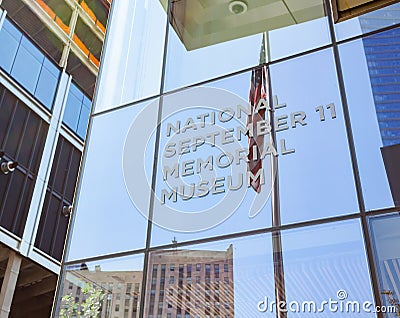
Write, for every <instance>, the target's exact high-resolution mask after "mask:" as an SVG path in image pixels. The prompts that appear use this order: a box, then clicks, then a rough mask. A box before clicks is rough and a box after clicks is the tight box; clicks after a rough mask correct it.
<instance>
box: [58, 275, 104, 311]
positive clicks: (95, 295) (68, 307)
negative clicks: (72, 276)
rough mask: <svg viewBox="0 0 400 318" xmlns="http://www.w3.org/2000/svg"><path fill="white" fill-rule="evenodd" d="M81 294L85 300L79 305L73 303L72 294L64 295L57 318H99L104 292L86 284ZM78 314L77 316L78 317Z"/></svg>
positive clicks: (75, 302)
mask: <svg viewBox="0 0 400 318" xmlns="http://www.w3.org/2000/svg"><path fill="white" fill-rule="evenodd" d="M82 293H83V295H84V298H85V299H86V300H85V301H83V302H82V303H81V304H80V310H79V302H77V301H75V299H74V297H73V296H72V294H68V295H65V296H64V297H63V298H62V309H61V310H60V315H59V318H72V317H83V318H95V317H98V316H99V313H100V309H101V304H102V301H103V299H104V291H103V290H102V289H101V288H95V287H94V286H93V285H91V284H89V283H86V284H85V286H84V287H83V288H82ZM78 313H79V315H78Z"/></svg>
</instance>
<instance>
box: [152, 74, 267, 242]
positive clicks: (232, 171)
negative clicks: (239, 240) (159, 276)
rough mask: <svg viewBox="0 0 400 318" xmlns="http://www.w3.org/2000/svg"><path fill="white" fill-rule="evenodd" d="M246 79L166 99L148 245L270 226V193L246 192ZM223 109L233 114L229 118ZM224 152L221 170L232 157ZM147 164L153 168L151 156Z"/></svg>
mask: <svg viewBox="0 0 400 318" xmlns="http://www.w3.org/2000/svg"><path fill="white" fill-rule="evenodd" d="M250 82H251V72H245V73H242V74H239V75H236V76H232V77H229V78H226V79H224V80H220V81H215V82H211V83H209V84H208V85H207V86H199V87H195V88H193V89H185V90H182V91H180V92H178V93H174V94H170V95H167V96H164V98H163V114H162V117H163V118H162V123H161V139H160V154H159V156H158V169H157V184H156V196H155V204H154V216H153V221H154V223H155V224H154V225H153V228H152V230H153V235H152V244H153V245H158V244H166V243H170V242H171V239H172V238H173V237H175V238H176V240H177V241H179V242H182V241H186V240H191V239H199V238H204V237H212V236H218V235H222V234H228V233H235V232H242V231H245V230H253V229H258V228H262V227H267V226H270V225H271V200H270V188H268V187H266V189H265V191H264V192H263V193H262V194H261V195H259V196H257V193H256V192H255V191H253V190H252V189H250V188H248V185H247V176H246V174H247V164H246V162H245V160H244V159H243V156H244V157H246V153H247V152H248V148H249V146H248V137H247V136H246V135H245V134H246V131H245V126H246V119H247V115H246V111H247V104H248V102H247V100H248V95H249V88H250ZM237 105H241V107H243V108H244V111H243V109H242V108H240V107H238V106H237ZM225 108H231V110H228V111H230V112H231V113H232V114H234V116H233V118H232V119H230V120H228V121H225V119H227V118H229V115H227V114H225V115H224V114H223V110H224V109H225ZM221 114H222V117H221V119H222V120H223V121H221V120H220V119H219V116H220V115H221ZM239 117H240V118H239ZM224 121H225V122H224ZM188 122H189V124H188V125H189V126H190V127H189V126H188V128H186V129H185V125H186V123H188ZM190 122H191V123H192V124H193V125H192V124H190ZM213 134H215V140H214V141H213V137H212V135H213ZM230 135H231V137H229V136H230ZM223 136H225V137H226V138H225V137H223ZM224 138H225V139H224ZM196 143H197V145H196V146H195V144H196ZM180 145H181V146H180ZM187 149H189V150H188V151H187ZM180 152H182V153H181V154H180ZM223 153H228V154H229V156H231V157H230V158H234V159H233V161H232V164H230V165H229V164H228V165H226V166H225V164H226V163H228V162H229V161H230V159H228V157H224V156H221V155H222V154H223ZM220 156H221V157H220ZM219 160H220V161H219ZM266 161H267V160H264V162H266ZM146 162H148V163H149V164H148V165H149V168H151V166H150V165H151V160H150V157H146ZM263 164H264V163H263ZM265 164H266V167H268V168H266V170H265V180H267V181H266V183H267V184H269V185H270V184H271V182H270V175H269V165H268V164H267V163H265ZM186 165H187V168H188V169H187V172H184V170H185V168H184V167H186ZM190 167H192V168H190ZM215 185H216V187H214V186H215ZM213 187H214V188H213ZM205 188H206V189H208V190H205ZM229 189H230V190H229ZM175 190H176V194H177V195H176V197H175V195H174V194H173V191H175ZM170 194H172V196H171V197H170ZM177 220H179V222H177Z"/></svg>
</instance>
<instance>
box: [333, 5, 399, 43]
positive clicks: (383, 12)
mask: <svg viewBox="0 0 400 318" xmlns="http://www.w3.org/2000/svg"><path fill="white" fill-rule="evenodd" d="M397 23H400V3H395V4H393V5H391V6H388V7H384V8H382V9H379V10H375V11H372V12H369V13H367V14H364V15H362V16H359V17H356V18H353V19H350V20H347V21H343V22H340V23H338V24H335V32H336V37H337V39H338V40H344V39H347V38H349V37H353V36H357V35H360V34H364V33H367V32H371V31H375V30H379V29H382V28H384V27H388V26H391V25H395V24H397Z"/></svg>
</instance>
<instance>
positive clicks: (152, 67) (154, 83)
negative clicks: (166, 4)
mask: <svg viewBox="0 0 400 318" xmlns="http://www.w3.org/2000/svg"><path fill="white" fill-rule="evenodd" d="M165 26H166V14H165V12H164V10H163V8H162V5H161V3H160V2H158V1H143V0H134V1H131V0H120V1H116V2H115V3H113V16H112V18H111V20H110V23H109V26H108V30H107V41H106V43H105V51H104V56H103V57H102V60H103V63H102V64H103V66H102V70H101V77H100V80H99V85H98V96H97V103H96V105H95V112H100V111H103V110H107V109H110V108H113V107H116V106H118V105H121V104H126V103H129V102H133V101H136V100H139V99H142V98H146V97H149V96H154V95H157V94H159V93H160V83H161V70H162V61H163V56H164V53H163V52H164V40H165Z"/></svg>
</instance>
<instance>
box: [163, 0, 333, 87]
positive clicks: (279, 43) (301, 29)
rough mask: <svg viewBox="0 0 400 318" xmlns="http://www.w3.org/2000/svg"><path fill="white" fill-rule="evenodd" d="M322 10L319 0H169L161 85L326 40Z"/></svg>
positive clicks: (231, 69)
mask: <svg viewBox="0 0 400 318" xmlns="http://www.w3.org/2000/svg"><path fill="white" fill-rule="evenodd" d="M324 15H325V14H324V8H323V1H319V0H317V1H289V2H288V1H280V0H275V1H267V2H263V1H258V2H257V1H231V2H227V1H223V2H219V1H217V2H207V3H203V2H202V1H198V0H186V1H171V14H170V16H171V21H170V24H169V33H168V34H169V37H168V48H167V61H166V75H165V90H167V91H168V90H173V89H176V88H179V87H183V86H187V85H190V84H194V83H198V82H201V81H205V80H208V79H211V78H214V77H218V76H221V75H225V74H229V73H232V72H234V71H238V70H241V69H246V68H249V67H252V66H255V65H257V64H259V63H260V60H263V61H264V62H265V61H266V60H268V59H278V58H281V57H285V56H288V55H291V54H295V53H299V52H303V51H305V50H310V49H313V48H315V47H318V46H321V45H325V44H328V43H329V42H330V41H329V32H328V27H327V22H326V20H325V18H322V17H323V16H324ZM287 26H289V27H287ZM284 27H287V28H284ZM275 29H280V30H279V31H272V32H270V33H269V34H268V36H267V37H268V40H267V41H266V42H267V46H268V48H267V50H265V51H264V52H263V53H262V54H261V56H260V48H261V44H262V39H263V33H265V35H266V34H267V32H268V31H270V30H275Z"/></svg>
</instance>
